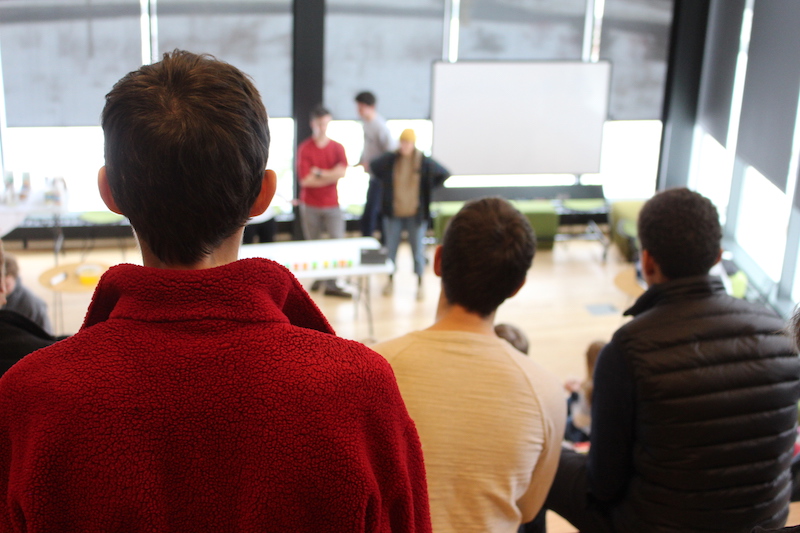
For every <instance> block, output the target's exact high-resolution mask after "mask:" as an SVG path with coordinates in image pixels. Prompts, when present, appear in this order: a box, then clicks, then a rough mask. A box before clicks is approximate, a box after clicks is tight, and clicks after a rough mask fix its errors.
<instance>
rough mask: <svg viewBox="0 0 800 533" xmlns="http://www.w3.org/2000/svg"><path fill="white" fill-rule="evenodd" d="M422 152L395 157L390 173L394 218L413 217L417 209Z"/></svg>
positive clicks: (416, 151) (417, 151)
mask: <svg viewBox="0 0 800 533" xmlns="http://www.w3.org/2000/svg"><path fill="white" fill-rule="evenodd" d="M421 161H422V152H420V151H419V150H414V153H412V154H411V155H408V156H404V155H401V154H398V155H397V158H396V159H395V162H394V169H393V173H392V187H393V192H394V194H393V200H394V203H393V205H392V213H393V215H394V216H396V217H413V216H414V215H416V214H417V210H418V209H419V168H420V163H421Z"/></svg>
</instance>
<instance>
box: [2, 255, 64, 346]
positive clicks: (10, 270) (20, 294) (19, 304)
mask: <svg viewBox="0 0 800 533" xmlns="http://www.w3.org/2000/svg"><path fill="white" fill-rule="evenodd" d="M5 256H6V258H5V263H4V264H5V269H6V273H5V275H4V276H3V283H4V290H5V293H6V305H5V306H3V309H7V310H9V311H16V312H17V313H19V314H20V315H22V316H24V317H26V318H27V319H29V320H30V321H31V322H33V323H34V324H36V325H37V326H39V327H40V328H41V329H43V330H44V331H45V332H46V333H47V334H48V335H52V334H53V326H51V325H50V317H49V316H48V315H47V304H46V303H44V300H42V299H41V298H39V297H38V296H36V295H35V294H33V293H32V292H31V291H30V290H28V288H27V287H25V286H24V285H23V284H22V279H20V277H19V264H18V263H17V258H16V257H14V256H13V255H11V254H5Z"/></svg>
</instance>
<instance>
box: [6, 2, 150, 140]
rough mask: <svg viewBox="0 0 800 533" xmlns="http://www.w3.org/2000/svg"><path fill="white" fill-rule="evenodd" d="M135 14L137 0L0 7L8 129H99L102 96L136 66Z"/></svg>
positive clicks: (138, 55) (138, 41) (137, 29)
mask: <svg viewBox="0 0 800 533" xmlns="http://www.w3.org/2000/svg"><path fill="white" fill-rule="evenodd" d="M139 15H140V8H139V0H91V1H90V0H25V1H21V0H20V1H9V0H6V1H3V2H0V51H2V63H3V81H4V84H5V95H6V113H7V118H8V125H9V126H88V125H98V124H99V123H100V111H101V110H102V109H103V104H104V98H105V95H106V93H107V92H108V91H109V90H110V89H111V87H112V86H113V85H114V83H116V82H117V80H119V79H120V78H121V77H122V76H124V75H125V74H126V73H128V72H130V71H132V70H135V69H137V68H138V67H139V66H140V65H141V61H142V52H141V50H142V46H141V38H140V24H139ZM7 155H8V154H7Z"/></svg>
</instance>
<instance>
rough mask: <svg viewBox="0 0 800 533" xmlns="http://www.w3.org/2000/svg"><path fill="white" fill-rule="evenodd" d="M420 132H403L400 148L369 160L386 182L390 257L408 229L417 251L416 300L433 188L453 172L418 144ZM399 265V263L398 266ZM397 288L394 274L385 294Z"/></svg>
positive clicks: (419, 293) (420, 291)
mask: <svg viewBox="0 0 800 533" xmlns="http://www.w3.org/2000/svg"><path fill="white" fill-rule="evenodd" d="M416 140H417V135H416V133H415V132H414V130H413V129H406V130H403V133H401V134H400V148H398V149H397V150H396V151H394V152H388V153H386V154H384V155H382V156H381V157H379V158H377V159H375V160H373V161H372V162H371V163H370V168H371V170H372V173H373V174H374V175H375V176H376V177H377V178H378V179H379V180H380V181H381V183H382V184H383V228H384V231H385V239H384V241H385V243H386V248H387V250H388V252H389V258H390V259H391V260H392V261H395V259H396V258H397V248H398V246H399V245H400V237H401V235H402V233H403V230H404V229H405V230H406V231H407V232H408V240H409V243H410V244H411V251H412V253H413V255H414V272H415V273H416V274H417V280H418V281H417V300H423V299H424V297H425V295H424V292H423V284H422V274H423V272H424V269H425V249H424V246H423V238H424V237H425V232H426V231H427V229H428V223H429V221H430V218H431V215H430V202H431V191H432V190H433V188H434V187H439V186H441V185H442V184H443V183H444V181H445V180H446V179H447V178H449V177H450V173H449V172H448V171H447V169H445V168H444V167H443V166H442V165H440V164H439V163H437V162H436V161H434V160H433V159H432V158H430V157H428V156H426V155H424V154H423V153H422V152H421V151H419V150H417V147H416V144H415V143H416ZM395 268H396V267H395ZM393 290H394V278H393V277H392V276H390V277H389V283H388V284H387V285H386V287H385V288H384V290H383V294H384V295H386V296H389V295H391V294H392V292H393Z"/></svg>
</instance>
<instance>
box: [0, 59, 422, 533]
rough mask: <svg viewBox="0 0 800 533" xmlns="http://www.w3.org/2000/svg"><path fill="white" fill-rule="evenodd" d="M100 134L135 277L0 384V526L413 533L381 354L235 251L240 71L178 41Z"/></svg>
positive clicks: (250, 113)
mask: <svg viewBox="0 0 800 533" xmlns="http://www.w3.org/2000/svg"><path fill="white" fill-rule="evenodd" d="M102 126H103V130H104V134H105V160H106V166H105V167H104V168H102V169H101V170H100V173H99V176H98V182H99V187H100V193H101V196H102V197H103V199H104V201H105V202H106V204H107V205H108V207H109V208H110V209H111V210H112V211H115V212H118V213H121V214H124V215H125V216H127V217H128V218H129V219H130V221H131V225H132V226H133V227H134V229H135V231H136V235H137V238H138V240H139V243H140V245H141V249H142V256H143V259H144V265H145V266H143V267H139V266H133V265H120V266H116V267H114V268H112V269H111V270H109V271H108V273H107V274H106V275H105V276H104V277H103V279H102V280H101V282H100V284H99V286H98V288H97V291H96V292H95V295H94V297H93V300H92V304H91V306H90V308H89V311H88V313H87V316H86V319H85V322H84V325H83V327H82V328H81V330H80V331H79V332H78V333H77V334H76V335H74V336H73V337H71V338H69V339H67V340H65V341H63V342H60V343H57V344H55V345H53V346H51V347H48V348H45V349H42V350H39V351H37V352H35V353H33V354H31V355H30V356H28V357H26V358H25V359H23V360H22V361H21V362H20V363H18V364H17V365H15V366H14V367H13V368H12V369H11V370H10V371H9V372H8V373H7V374H6V375H5V376H4V377H3V379H2V380H0V491H2V493H3V495H4V499H5V502H4V503H3V504H0V531H28V532H37V531H47V532H57V531H70V532H76V531H81V532H85V533H88V532H101V531H103V532H106V531H126V532H170V531H176V532H177V531H181V532H186V531H192V532H197V531H215V532H216V531H226V532H227V531H241V532H250V531H252V532H267V531H274V532H287V531H292V532H297V531H301V532H302V531H308V532H311V531H313V532H317V531H337V532H350V531H352V532H362V531H386V532H388V531H422V532H427V531H430V518H429V511H428V499H427V492H426V486H425V475H424V468H423V463H422V452H421V449H420V444H419V440H418V437H417V433H416V430H415V428H414V424H413V422H412V421H411V419H410V418H409V416H408V413H407V411H406V409H405V406H404V405H403V402H402V400H401V398H400V394H399V392H398V389H397V385H396V382H395V379H394V376H393V374H392V371H391V369H390V367H389V365H388V363H386V361H385V360H384V359H383V358H382V357H381V356H379V355H377V354H376V353H374V352H373V351H371V350H369V349H368V348H366V347H364V346H363V345H361V344H358V343H356V342H351V341H346V340H343V339H340V338H338V337H336V336H335V335H334V333H333V330H332V329H331V327H330V325H329V324H328V322H327V321H326V320H325V317H324V316H322V314H321V313H320V311H319V310H318V309H317V307H316V306H315V305H314V303H313V302H312V301H311V299H310V298H309V297H308V295H307V294H306V293H305V291H304V290H303V288H302V287H301V286H300V285H299V284H298V282H297V281H296V280H295V279H294V277H292V275H291V274H290V273H289V272H288V271H287V270H286V269H284V268H283V267H281V266H280V265H277V264H275V263H273V262H271V261H268V260H266V259H245V260H240V261H237V253H238V248H239V243H240V241H241V237H242V231H243V227H244V225H245V222H246V221H247V219H248V217H250V216H255V215H258V214H260V213H261V212H263V211H264V210H265V209H266V208H267V206H268V205H269V203H270V200H271V198H272V195H273V193H274V192H275V185H276V177H275V173H274V172H273V171H271V170H266V171H265V168H266V164H267V155H268V149H269V130H268V127H267V114H266V111H265V109H264V106H263V104H262V103H261V99H260V97H259V94H258V92H257V90H256V89H255V87H254V86H253V84H252V83H251V81H250V80H249V79H248V77H247V76H245V75H244V74H242V73H241V72H240V71H239V70H238V69H236V68H234V67H232V66H231V65H228V64H226V63H223V62H221V61H217V60H215V59H214V58H211V57H209V56H198V55H195V54H191V53H188V52H182V51H177V50H176V51H175V52H173V53H170V54H165V55H164V58H163V60H162V61H161V62H159V63H156V64H153V65H146V66H143V67H142V68H141V69H139V70H138V71H135V72H132V73H130V74H128V75H127V76H125V77H124V78H122V79H121V80H120V81H119V82H118V83H117V84H116V85H115V86H114V88H113V89H112V90H111V92H110V93H109V94H108V95H107V96H106V105H105V108H104V110H103V115H102Z"/></svg>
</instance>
